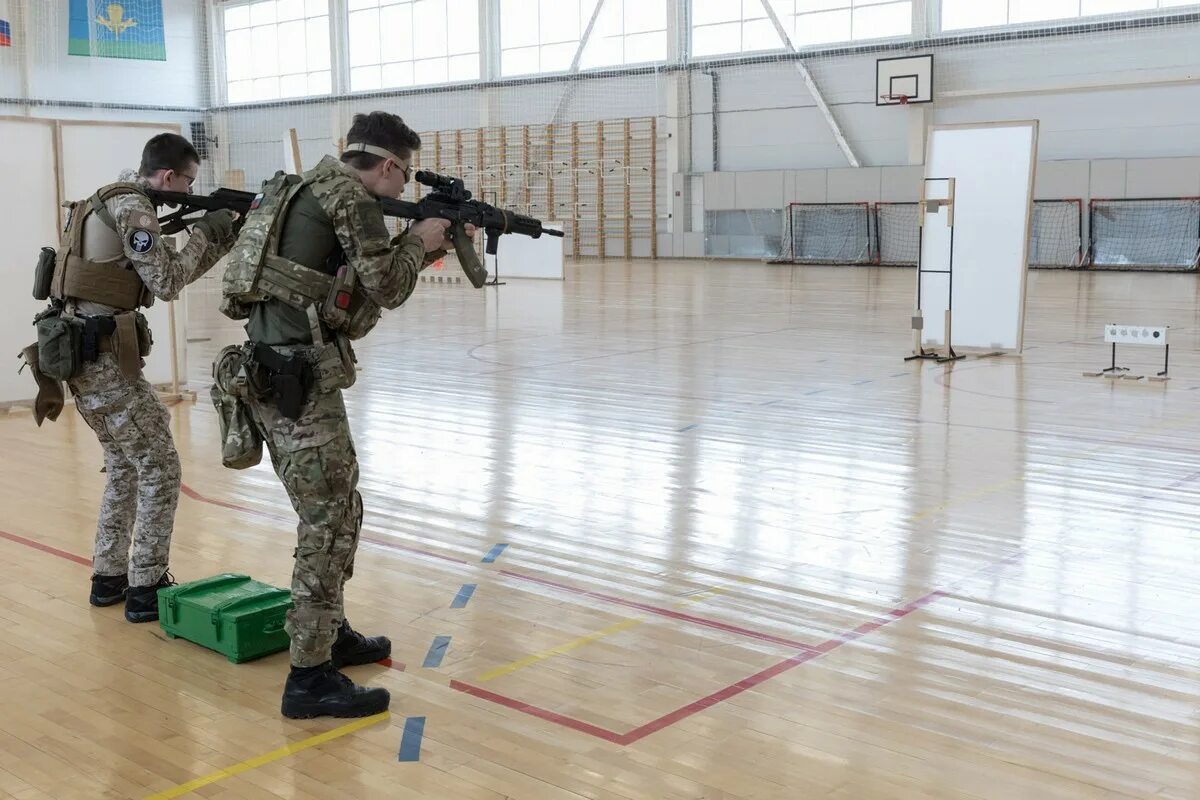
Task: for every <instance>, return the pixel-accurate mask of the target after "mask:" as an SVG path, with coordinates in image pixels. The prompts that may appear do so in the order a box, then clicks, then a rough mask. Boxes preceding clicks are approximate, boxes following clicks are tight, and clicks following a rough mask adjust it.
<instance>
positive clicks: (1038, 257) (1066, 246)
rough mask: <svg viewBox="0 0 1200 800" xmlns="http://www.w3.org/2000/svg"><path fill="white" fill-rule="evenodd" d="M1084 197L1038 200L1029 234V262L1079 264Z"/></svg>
mask: <svg viewBox="0 0 1200 800" xmlns="http://www.w3.org/2000/svg"><path fill="white" fill-rule="evenodd" d="M1082 245H1083V201H1082V200H1037V201H1035V202H1034V204H1033V225H1032V228H1031V229H1030V235H1029V266H1031V267H1078V266H1079V265H1080V259H1081V258H1082V257H1083V252H1082Z"/></svg>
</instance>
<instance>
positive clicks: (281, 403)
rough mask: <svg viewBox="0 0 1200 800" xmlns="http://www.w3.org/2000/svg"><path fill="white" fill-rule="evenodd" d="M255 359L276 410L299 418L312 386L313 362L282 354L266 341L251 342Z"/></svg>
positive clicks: (291, 417)
mask: <svg viewBox="0 0 1200 800" xmlns="http://www.w3.org/2000/svg"><path fill="white" fill-rule="evenodd" d="M254 361H255V362H257V364H258V366H259V367H261V368H262V369H263V371H265V372H266V373H267V381H268V385H269V386H270V387H271V399H272V400H274V401H275V407H276V408H278V409H279V413H280V414H283V415H284V416H285V417H287V418H288V419H300V414H301V413H303V411H304V405H305V403H307V402H308V394H309V392H310V391H312V387H313V368H312V364H310V363H308V360H307V359H305V358H304V357H303V356H299V355H291V356H285V355H280V354H279V353H277V352H275V351H274V350H273V349H272V348H271V347H270V346H268V345H265V344H255V345H254Z"/></svg>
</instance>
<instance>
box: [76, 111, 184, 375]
mask: <svg viewBox="0 0 1200 800" xmlns="http://www.w3.org/2000/svg"><path fill="white" fill-rule="evenodd" d="M158 133H179V128H178V126H176V125H149V124H130V123H119V122H113V123H96V122H78V123H75V122H62V123H61V141H62V151H61V161H60V175H61V180H62V193H63V198H64V199H66V200H82V199H85V198H87V197H88V196H89V195H91V193H92V192H94V191H96V190H97V189H98V188H100V187H101V186H103V185H104V184H106V183H112V182H113V181H115V180H117V178H118V177H119V176H120V174H121V171H122V170H125V169H137V167H138V164H139V163H140V162H141V158H142V148H143V147H144V146H145V144H146V141H147V140H148V139H149V138H150V137H152V136H154V135H155V134H158ZM186 237H187V234H183V235H180V236H177V237H175V240H176V241H177V242H178V243H179V246H182V245H183V244H184V243H185V242H186ZM172 306H173V307H174V314H175V347H174V348H172V347H171V346H170V341H171V340H170V331H171V322H170V315H171V313H172ZM186 308H187V304H186V303H164V302H162V301H161V300H156V301H155V302H154V305H152V306H151V307H150V308H148V309H146V310H145V311H144V312H143V313H145V315H146V319H147V320H149V322H150V328H151V330H152V331H153V332H154V349H153V350H152V351H151V353H150V356H149V358H147V359H146V369H145V375H146V380H148V381H150V382H151V383H153V384H156V385H158V384H168V383H170V382H171V380H172V378H173V376H174V374H175V373H174V371H173V370H172V364H171V352H172V349H174V351H175V353H176V358H177V359H178V375H179V380H180V382H181V383H182V382H184V380H185V376H186V375H187V359H186V354H187V347H186V341H187V332H186V329H187V324H186V323H187V319H186V317H187V312H186Z"/></svg>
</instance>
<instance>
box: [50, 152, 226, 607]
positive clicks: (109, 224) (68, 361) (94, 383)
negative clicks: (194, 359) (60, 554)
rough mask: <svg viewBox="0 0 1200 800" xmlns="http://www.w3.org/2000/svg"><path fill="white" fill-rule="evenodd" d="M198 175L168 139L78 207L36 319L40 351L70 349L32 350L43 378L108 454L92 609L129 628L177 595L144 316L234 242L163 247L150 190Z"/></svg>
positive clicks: (220, 215)
mask: <svg viewBox="0 0 1200 800" xmlns="http://www.w3.org/2000/svg"><path fill="white" fill-rule="evenodd" d="M199 169H200V156H199V155H198V154H197V153H196V149H195V148H194V147H192V145H191V144H190V143H189V142H188V141H187V140H186V139H184V138H183V137H182V136H179V135H177V134H174V133H162V134H159V135H157V136H155V137H153V138H152V139H150V141H148V142H147V143H146V146H145V148H144V149H143V150H142V163H141V167H140V169H139V170H138V171H137V172H136V173H134V172H133V171H132V170H126V171H125V172H123V173H122V174H121V176H120V181H119V182H118V183H113V184H109V185H107V186H104V187H102V188H100V189H99V190H98V191H97V192H96V193H95V194H94V195H92V196H91V197H90V198H89V199H88V200H86V201H83V202H79V203H75V204H73V205H72V210H71V217H70V220H69V222H68V223H67V227H66V231H65V232H64V235H63V240H62V243H61V246H60V248H59V251H58V253H57V256H56V261H55V268H54V272H53V278H52V282H51V284H50V288H49V294H50V296H51V297H52V298H54V303H53V304H52V306H51V309H49V310H48V311H47V312H44V313H43V314H42V315H40V317H39V333H38V338H39V342H41V343H43V344H46V343H49V342H53V341H59V342H63V341H70V342H72V343H73V345H72V346H71V347H69V348H66V347H64V348H57V349H56V348H52V347H41V348H35V349H36V350H39V352H40V354H41V358H40V361H41V363H40V365H39V366H40V370H41V372H42V373H43V374H44V375H49V376H51V377H53V378H54V379H55V380H54V381H53V384H52V386H53V387H54V388H55V389H57V391H58V396H59V398H60V400H61V384H59V383H58V381H59V380H66V381H67V385H68V386H69V387H70V389H71V394H72V395H74V397H75V407H76V408H77V409H78V410H79V414H80V416H82V417H83V419H84V421H85V422H87V424H88V425H89V426H90V427H91V428H92V430H93V431H95V433H96V436H97V438H98V439H99V440H100V446H101V447H102V448H103V450H104V464H105V469H106V471H107V473H108V482H107V484H106V486H105V488H104V497H103V499H102V500H101V504H100V514H99V519H98V521H97V523H96V543H95V554H94V556H93V558H92V566H93V570H94V573H95V574H93V576H92V592H91V597H90V602H91V603H92V605H95V606H109V605H113V604H115V603H119V602H121V600H124V601H125V618H126V619H127V620H129V621H130V622H148V621H151V620H156V619H158V590H159V588H161V587H163V586H169V585H171V578H170V575H169V573H168V572H167V560H168V556H169V553H170V548H171V532H172V530H173V528H174V525H175V507H176V505H177V504H178V502H179V487H180V473H179V455H178V454H177V453H176V452H175V444H174V442H173V440H172V438H171V429H170V414H169V412H168V411H167V408H166V406H164V405H163V403H162V401H161V400H160V399H159V398H158V396H157V395H156V394H155V392H154V389H153V388H152V387H151V386H150V384H149V382H147V381H146V379H145V378H144V377H143V376H142V367H143V366H144V365H145V361H144V359H143V357H144V356H145V355H147V354H148V353H149V351H150V342H151V337H150V331H149V328H148V326H147V324H146V319H145V317H143V316H142V315H141V314H140V313H138V311H137V310H138V309H139V308H141V307H143V306H149V305H150V304H151V303H153V302H154V298H156V297H157V298H158V299H160V300H173V299H174V298H176V297H178V296H179V293H180V291H182V290H183V287H184V286H186V285H187V284H189V283H191V282H192V281H194V280H196V279H197V278H199V277H200V276H201V275H203V274H204V273H205V272H207V271H208V270H209V269H210V268H211V267H212V265H213V264H215V263H216V262H217V260H218V259H220V258H221V256H223V255H224V254H225V253H226V252H228V250H229V248H230V246H232V244H233V238H234V237H233V222H234V215H233V214H232V213H231V212H229V211H214V212H211V213H209V214H206V215H205V216H203V217H201V218H200V219H199V220H198V221H197V222H196V224H195V226H194V228H193V230H192V234H191V238H190V239H189V240H188V243H187V245H186V246H185V247H184V248H183V249H182V250H180V251H178V252H176V250H175V249H174V247H172V245H171V244H170V242H168V241H166V240H165V239H163V238H162V237H161V235H160V230H159V224H158V217H157V212H156V209H155V206H154V203H152V202H151V201H150V200H149V199H148V198H147V196H146V194H145V190H146V189H147V188H150V189H156V190H159V191H171V192H185V193H186V192H191V186H192V183H193V182H194V181H195V180H196V175H197V173H198V172H199ZM71 331H74V333H71ZM56 334H57V336H56ZM51 354H53V358H51V357H49V356H50V355H51ZM44 383H45V381H44V379H39V384H44ZM39 399H40V398H39ZM53 416H57V412H55V414H54V415H53ZM40 421H41V418H40V416H39V423H40Z"/></svg>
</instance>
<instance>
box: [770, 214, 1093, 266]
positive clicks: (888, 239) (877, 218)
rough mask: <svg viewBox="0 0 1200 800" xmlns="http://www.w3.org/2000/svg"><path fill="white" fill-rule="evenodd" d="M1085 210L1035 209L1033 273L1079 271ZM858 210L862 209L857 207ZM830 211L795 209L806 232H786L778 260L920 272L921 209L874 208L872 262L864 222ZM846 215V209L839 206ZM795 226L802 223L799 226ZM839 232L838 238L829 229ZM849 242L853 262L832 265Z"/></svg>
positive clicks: (1031, 253) (870, 216)
mask: <svg viewBox="0 0 1200 800" xmlns="http://www.w3.org/2000/svg"><path fill="white" fill-rule="evenodd" d="M1082 204H1083V201H1081V200H1077V199H1072V200H1036V201H1034V204H1033V224H1032V229H1031V231H1030V238H1029V265H1030V266H1031V267H1064V268H1065V267H1078V266H1079V265H1080V258H1081V244H1082V231H1081V223H1082ZM856 207H857V206H856ZM829 208H830V206H827V205H806V204H793V205H792V206H789V209H790V210H791V213H792V215H793V222H792V225H793V230H799V231H801V233H800V234H798V235H797V237H796V238H794V239H793V237H791V236H790V235H789V231H788V230H787V229H786V228H785V230H784V236H783V238H782V241H781V246H780V248H779V250H778V251H777V252H778V257H777V260H779V261H786V262H793V263H800V264H802V263H846V264H861V263H875V264H881V265H886V266H916V264H917V258H918V253H919V249H920V235H919V231H918V229H917V215H918V208H919V206H918V205H917V204H916V203H872V204H870V205H869V210H868V212H867V219H868V223H869V225H870V231H871V235H870V237H869V242H870V248H871V250H870V259H869V262H868V261H863V260H862V259H861V245H860V244H859V237H860V234H861V230H862V220H861V217H860V214H859V213H858V212H855V213H851V214H846V213H838V212H837V211H833V212H827V211H825V210H826V209H829ZM833 208H835V209H839V210H840V209H842V208H843V206H834V207H833ZM796 220H802V221H803V222H802V223H801V224H800V225H799V226H797V224H796ZM805 225H807V226H809V227H810V228H817V229H819V230H820V232H821V235H819V236H817V237H816V238H814V239H812V240H811V241H809V242H806V241H805V240H804V238H803V236H804V234H803V231H804V230H805V227H804V226H805ZM837 226H840V228H841V229H840V230H839V231H838V232H837V233H836V234H834V233H831V231H830V229H831V228H835V227H837ZM831 240H837V241H841V242H845V243H846V244H845V245H844V246H843V249H842V252H843V253H844V254H848V255H850V256H852V258H849V259H847V260H845V261H831V260H830V259H829V258H826V257H825V256H826V255H828V251H829V244H828V243H829V242H830V241H831Z"/></svg>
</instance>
